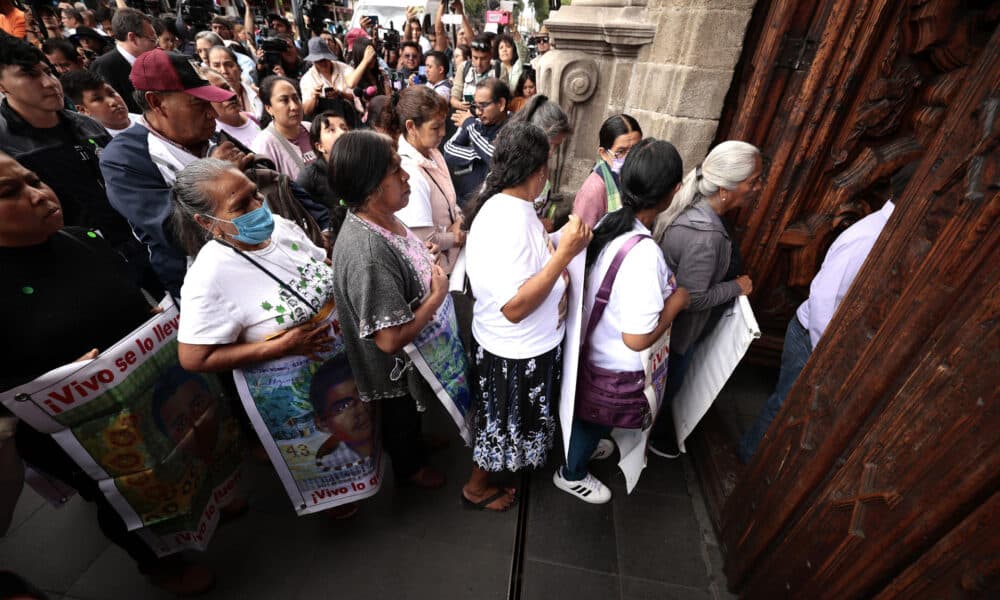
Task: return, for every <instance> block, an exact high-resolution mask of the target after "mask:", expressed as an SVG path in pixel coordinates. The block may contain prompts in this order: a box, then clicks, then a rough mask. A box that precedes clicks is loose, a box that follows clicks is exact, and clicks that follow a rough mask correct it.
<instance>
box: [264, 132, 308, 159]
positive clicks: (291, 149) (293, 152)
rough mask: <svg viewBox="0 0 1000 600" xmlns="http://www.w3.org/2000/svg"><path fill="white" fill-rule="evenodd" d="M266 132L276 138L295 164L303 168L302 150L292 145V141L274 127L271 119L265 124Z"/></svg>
mask: <svg viewBox="0 0 1000 600" xmlns="http://www.w3.org/2000/svg"><path fill="white" fill-rule="evenodd" d="M267 132H268V133H270V134H271V136H272V137H274V139H276V140H278V143H279V144H281V147H282V148H284V149H285V152H286V153H287V154H288V155H289V156H291V157H292V160H294V161H295V164H297V165H298V166H299V168H300V169H304V168H305V166H306V162H305V160H304V159H303V158H302V151H301V150H299V149H298V147H296V146H293V145H292V143H291V142H289V141H288V140H287V139H286V138H285V136H283V135H281V133H280V132H279V131H278V130H277V129H276V128H275V127H274V122H273V121H272V122H271V124H269V125H268V126H267Z"/></svg>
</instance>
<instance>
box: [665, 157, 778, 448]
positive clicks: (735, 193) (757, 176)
mask: <svg viewBox="0 0 1000 600" xmlns="http://www.w3.org/2000/svg"><path fill="white" fill-rule="evenodd" d="M762 173H763V161H762V159H761V155H760V150H758V149H757V147H756V146H753V145H752V144H748V143H746V142H739V141H727V142H722V143H721V144H719V145H718V146H716V147H715V148H713V149H712V151H711V152H709V153H708V156H706V157H705V160H704V161H703V162H702V164H700V165H698V166H697V167H695V168H694V169H692V170H691V171H689V172H688V174H687V175H686V176H685V177H684V180H683V181H682V182H681V188H680V190H679V191H678V192H677V193H676V194H675V195H674V199H673V201H672V202H671V203H670V207H669V208H667V210H665V211H664V212H663V213H661V214H660V216H659V217H658V218H657V220H656V228H655V230H654V232H653V238H654V239H656V241H657V242H658V243H659V244H660V249H661V250H663V256H664V258H666V260H667V266H668V267H670V270H671V271H672V272H673V273H675V274H676V277H677V285H678V286H679V287H683V288H685V289H687V290H688V293H689V294H690V295H691V304H690V306H689V308H688V309H687V310H685V311H684V312H682V313H681V314H679V315H678V316H677V318H676V319H675V320H674V323H673V326H672V329H671V333H670V358H669V359H668V360H669V362H668V364H667V383H666V387H665V390H664V393H663V406H664V407H666V409H665V410H661V411H660V415H659V417H658V418H657V421H656V424H655V425H654V426H653V431H652V433H651V435H650V445H649V450H650V452H652V453H653V454H656V455H658V456H663V457H666V458H675V457H676V456H678V455H679V450H678V449H677V440H676V436H675V435H674V426H673V422H672V415H671V412H672V411H671V410H669V407H670V406H671V404H670V403H671V402H672V401H673V398H674V395H676V393H677V391H678V390H679V389H680V387H681V384H682V383H683V381H684V374H685V373H686V372H687V368H688V365H689V363H690V359H691V355H692V354H693V353H694V352H693V349H694V345H695V344H696V343H697V342H698V340H699V339H700V338H701V337H702V336H703V335H704V334H705V333H706V332H707V326H708V323H709V320H710V317H711V315H712V310H713V309H714V308H715V307H718V306H721V305H723V304H725V303H727V302H729V301H730V300H732V299H734V298H736V297H737V296H740V295H747V294H749V293H750V292H751V291H753V282H752V281H751V280H750V276H749V275H746V274H742V273H736V272H735V271H736V270H738V269H739V268H740V265H739V264H738V263H737V262H734V261H733V243H732V240H730V238H729V232H728V231H727V229H726V226H725V225H724V224H723V222H722V215H723V214H725V213H727V212H729V211H731V210H734V209H738V208H743V207H744V206H747V205H748V204H749V203H750V200H751V199H753V197H754V196H755V195H756V194H757V193H758V192H759V191H760V186H761V183H762V180H761V175H762Z"/></svg>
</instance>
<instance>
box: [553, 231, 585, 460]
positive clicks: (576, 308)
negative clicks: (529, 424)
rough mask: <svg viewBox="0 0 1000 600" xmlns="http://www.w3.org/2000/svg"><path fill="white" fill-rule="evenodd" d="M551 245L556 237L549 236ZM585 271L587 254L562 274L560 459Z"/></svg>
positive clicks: (569, 422)
mask: <svg viewBox="0 0 1000 600" xmlns="http://www.w3.org/2000/svg"><path fill="white" fill-rule="evenodd" d="M551 238H552V241H553V243H554V244H558V243H559V242H558V239H559V236H558V235H556V234H552V235H551ZM586 270H587V253H586V252H580V253H579V254H577V255H576V256H574V257H573V260H571V261H570V263H569V265H568V266H567V267H566V271H568V272H569V288H568V290H567V293H568V295H569V297H568V304H567V306H566V335H565V337H564V338H563V363H562V383H561V385H560V387H559V427H560V428H561V429H562V442H563V456H569V436H570V432H571V431H573V410H574V408H575V407H576V377H577V374H578V368H579V365H580V350H581V347H580V346H581V345H582V344H583V286H584V283H585V281H584V279H585V277H586Z"/></svg>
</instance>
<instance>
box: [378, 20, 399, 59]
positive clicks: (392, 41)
mask: <svg viewBox="0 0 1000 600" xmlns="http://www.w3.org/2000/svg"><path fill="white" fill-rule="evenodd" d="M391 25H392V24H391V23H390V26H391ZM400 43H402V41H401V40H400V38H399V32H398V31H396V30H395V29H386V30H385V31H384V32H383V33H382V46H383V47H384V48H385V49H386V51H387V52H392V51H394V50H399V45H400Z"/></svg>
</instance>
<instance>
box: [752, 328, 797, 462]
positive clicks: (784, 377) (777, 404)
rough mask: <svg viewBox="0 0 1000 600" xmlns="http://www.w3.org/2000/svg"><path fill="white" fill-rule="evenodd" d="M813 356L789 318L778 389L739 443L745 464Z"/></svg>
mask: <svg viewBox="0 0 1000 600" xmlns="http://www.w3.org/2000/svg"><path fill="white" fill-rule="evenodd" d="M810 354H812V343H811V342H810V341H809V331H808V330H807V329H806V328H805V327H803V326H802V324H801V323H799V319H798V317H795V316H792V320H791V321H789V323H788V329H786V330H785V346H784V347H783V348H782V350H781V373H780V374H779V375H778V386H777V387H776V388H774V393H772V394H771V396H770V397H769V398H768V399H767V404H765V405H764V408H763V409H762V410H761V411H760V414H759V415H757V420H756V421H755V422H754V424H753V425H752V426H751V427H750V429H748V430H747V432H746V433H744V434H743V439H741V440H740V447H739V455H740V460H741V461H743V462H744V463H748V462H750V459H751V458H753V455H754V453H755V452H756V451H757V447H758V446H759V445H760V442H761V440H762V439H764V434H765V433H767V428H768V427H769V426H770V425H771V421H773V420H774V417H775V416H777V414H778V411H779V410H781V406H782V405H783V404H784V403H785V397H786V396H788V392H789V391H790V390H791V389H792V385H794V384H795V380H796V379H798V377H799V373H801V372H802V368H803V367H805V366H806V361H807V360H809V355H810Z"/></svg>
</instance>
